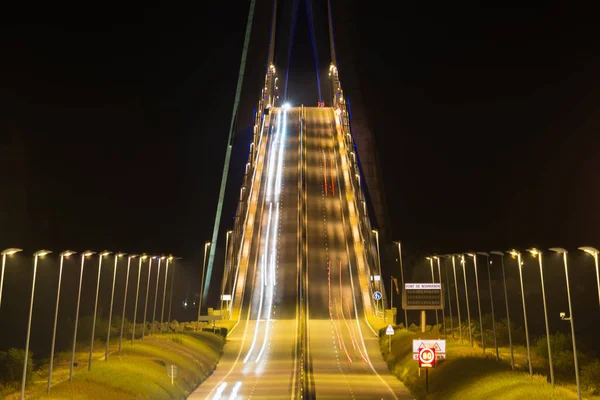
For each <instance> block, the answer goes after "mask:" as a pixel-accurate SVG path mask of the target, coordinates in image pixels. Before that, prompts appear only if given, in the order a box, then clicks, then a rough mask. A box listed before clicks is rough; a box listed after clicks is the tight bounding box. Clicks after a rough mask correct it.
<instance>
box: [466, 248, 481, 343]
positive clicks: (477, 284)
mask: <svg viewBox="0 0 600 400" xmlns="http://www.w3.org/2000/svg"><path fill="white" fill-rule="evenodd" d="M467 255H468V256H469V257H473V267H474V269H475V285H476V286H475V287H476V288H477V309H478V310H479V330H480V332H481V349H482V350H483V353H484V354H485V340H484V338H483V319H482V318H481V296H480V294H479V278H478V276H477V254H475V253H467Z"/></svg>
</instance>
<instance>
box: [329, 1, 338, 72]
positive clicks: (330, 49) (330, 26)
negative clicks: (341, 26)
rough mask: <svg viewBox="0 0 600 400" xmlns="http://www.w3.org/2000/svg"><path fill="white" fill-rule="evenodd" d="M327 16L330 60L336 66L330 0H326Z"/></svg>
mask: <svg viewBox="0 0 600 400" xmlns="http://www.w3.org/2000/svg"><path fill="white" fill-rule="evenodd" d="M327 14H328V15H327V16H328V17H329V51H330V52H331V62H332V63H333V65H335V66H337V59H336V57H335V40H334V39H333V14H332V12H331V0H327Z"/></svg>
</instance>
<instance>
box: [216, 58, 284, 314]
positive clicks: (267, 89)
mask: <svg viewBox="0 0 600 400" xmlns="http://www.w3.org/2000/svg"><path fill="white" fill-rule="evenodd" d="M278 100H279V95H278V77H277V74H276V70H275V66H273V65H272V64H271V65H270V66H269V68H268V70H267V73H266V75H265V85H264V87H263V89H262V90H261V96H260V99H259V100H258V105H257V108H256V114H255V116H254V128H253V134H252V142H251V144H250V149H249V152H248V161H247V162H246V166H245V171H244V177H243V180H242V185H241V188H240V194H239V198H238V203H237V207H236V212H235V217H234V222H233V229H232V231H231V237H230V239H229V240H230V243H229V244H228V247H229V249H227V252H226V259H225V274H224V277H223V279H224V281H223V288H226V289H225V290H226V291H227V294H230V295H231V301H229V305H228V308H229V315H232V307H233V306H234V304H236V301H235V300H236V298H235V296H241V295H242V294H241V293H237V291H236V286H237V285H236V284H235V281H236V280H237V276H236V274H237V271H238V268H237V267H238V266H239V263H240V261H241V254H242V252H241V250H242V245H243V243H242V242H243V240H242V239H243V237H244V230H245V228H246V224H247V223H248V211H249V206H250V204H249V200H250V195H251V192H250V188H251V184H252V179H253V177H254V172H255V169H256V166H257V162H258V157H259V149H258V145H259V143H260V142H261V138H262V135H264V132H265V129H268V123H265V122H266V121H268V120H269V111H270V109H271V108H273V107H275V105H276V104H277V102H278ZM240 304H241V302H240Z"/></svg>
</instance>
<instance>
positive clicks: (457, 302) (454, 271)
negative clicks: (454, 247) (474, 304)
mask: <svg viewBox="0 0 600 400" xmlns="http://www.w3.org/2000/svg"><path fill="white" fill-rule="evenodd" d="M450 257H452V272H453V273H454V291H455V294H456V314H457V315H458V327H459V329H460V331H459V332H460V333H459V335H460V344H463V335H462V321H461V318H460V299H459V297H458V281H457V280H456V261H455V259H454V257H456V256H455V255H454V254H452V255H451V256H450Z"/></svg>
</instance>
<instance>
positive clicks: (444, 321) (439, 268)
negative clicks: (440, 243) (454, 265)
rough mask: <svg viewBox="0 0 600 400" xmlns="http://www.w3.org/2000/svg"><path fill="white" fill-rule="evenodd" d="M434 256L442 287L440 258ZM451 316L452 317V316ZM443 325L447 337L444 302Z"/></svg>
mask: <svg viewBox="0 0 600 400" xmlns="http://www.w3.org/2000/svg"><path fill="white" fill-rule="evenodd" d="M433 258H434V259H435V260H437V267H438V277H439V278H440V288H442V268H441V267H440V258H439V257H438V256H433ZM441 290H443V289H441ZM450 318H452V317H450ZM442 325H443V326H444V336H445V338H446V339H447V338H448V332H447V330H446V311H445V310H444V307H443V304H442Z"/></svg>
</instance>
